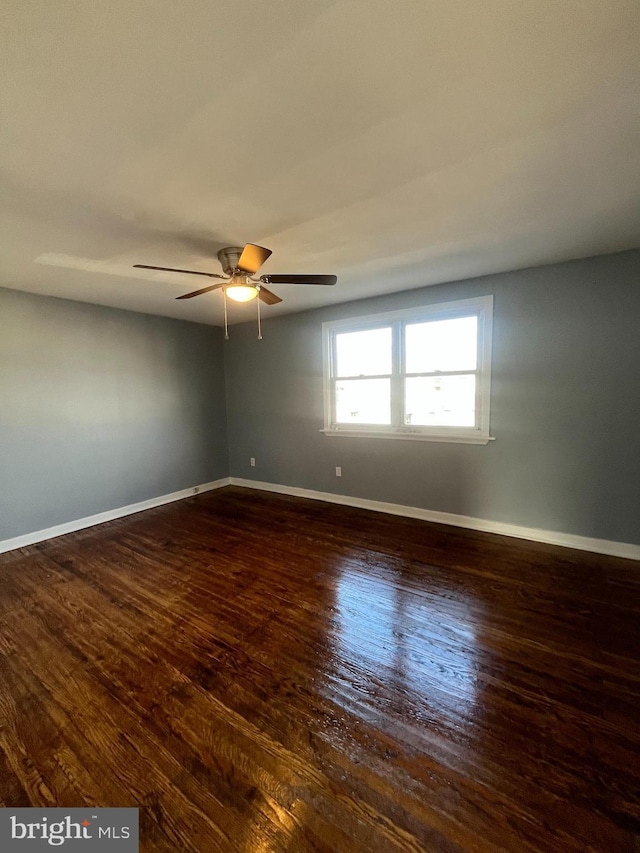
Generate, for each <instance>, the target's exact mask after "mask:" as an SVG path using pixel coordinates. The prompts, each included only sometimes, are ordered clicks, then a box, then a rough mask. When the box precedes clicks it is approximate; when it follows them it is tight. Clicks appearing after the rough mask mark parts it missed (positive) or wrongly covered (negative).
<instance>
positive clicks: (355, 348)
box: [336, 328, 391, 376]
mask: <svg viewBox="0 0 640 853" xmlns="http://www.w3.org/2000/svg"><path fill="white" fill-rule="evenodd" d="M336 362H337V364H336V376H380V375H381V374H387V373H391V328H385V329H369V330H367V331H365V332H347V333H343V334H339V335H336Z"/></svg>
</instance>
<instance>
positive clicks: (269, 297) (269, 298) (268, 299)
mask: <svg viewBox="0 0 640 853" xmlns="http://www.w3.org/2000/svg"><path fill="white" fill-rule="evenodd" d="M258 296H259V297H260V299H261V300H262V301H263V302H265V303H266V304H267V305H276V304H277V303H278V302H282V299H280V297H279V296H276V295H275V293H272V292H271V291H270V290H267V288H266V287H262V286H261V287H260V290H259V291H258Z"/></svg>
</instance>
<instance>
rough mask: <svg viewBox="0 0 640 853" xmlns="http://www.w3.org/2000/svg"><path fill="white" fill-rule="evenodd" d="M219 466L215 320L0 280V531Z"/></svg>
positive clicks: (150, 493) (223, 443)
mask: <svg viewBox="0 0 640 853" xmlns="http://www.w3.org/2000/svg"><path fill="white" fill-rule="evenodd" d="M227 475H228V454H227V436H226V414H225V390H224V370H223V354H222V334H221V331H220V329H217V328H212V327H210V326H202V325H197V324H194V323H184V322H180V321H178V320H168V319H164V318H160V317H151V316H148V315H144V314H134V313H131V312H126V311H118V310H114V309H110V308H101V307H98V306H94V305H87V304H83V303H79V302H69V301H66V300H62V299H50V298H47V297H42V296H34V295H31V294H26V293H20V292H18V291H13V290H5V289H0V540H2V539H9V538H12V537H14V536H19V535H21V534H24V533H30V532H33V531H35V530H40V529H42V528H46V527H50V526H53V525H56V524H61V523H64V522H68V521H72V520H75V519H78V518H82V517H84V516H88V515H93V514H94V513H99V512H104V511H106V510H109V509H114V508H117V507H121V506H124V505H126V504H131V503H135V502H137V501H142V500H146V499H149V498H154V497H158V496H160V495H164V494H167V493H169V492H173V491H177V490H179V489H184V488H188V487H189V486H194V485H197V484H199V483H204V482H208V481H210V480H215V479H217V478H219V477H226V476H227Z"/></svg>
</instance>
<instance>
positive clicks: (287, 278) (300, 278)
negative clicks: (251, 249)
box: [260, 274, 338, 284]
mask: <svg viewBox="0 0 640 853" xmlns="http://www.w3.org/2000/svg"><path fill="white" fill-rule="evenodd" d="M260 281H263V282H264V283H265V284H335V283H336V282H337V281H338V277H337V276H335V275H284V274H283V275H261V276H260Z"/></svg>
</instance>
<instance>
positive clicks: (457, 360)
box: [405, 317, 478, 373]
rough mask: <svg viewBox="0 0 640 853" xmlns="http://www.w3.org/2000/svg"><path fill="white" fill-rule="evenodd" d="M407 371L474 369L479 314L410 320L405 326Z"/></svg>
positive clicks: (476, 356) (476, 358)
mask: <svg viewBox="0 0 640 853" xmlns="http://www.w3.org/2000/svg"><path fill="white" fill-rule="evenodd" d="M405 357H406V371H407V373H435V372H436V371H438V370H442V371H455V370H475V369H476V364H477V360H478V318H477V317H458V318H456V319H452V320H433V321H430V322H428V323H410V324H408V325H407V326H406V328H405Z"/></svg>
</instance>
